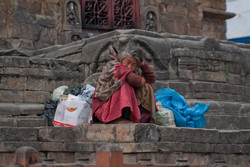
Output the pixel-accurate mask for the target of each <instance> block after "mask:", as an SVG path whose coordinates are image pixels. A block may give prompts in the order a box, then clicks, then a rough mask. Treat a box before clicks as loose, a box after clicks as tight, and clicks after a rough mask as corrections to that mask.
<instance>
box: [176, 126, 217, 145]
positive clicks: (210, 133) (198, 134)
mask: <svg viewBox="0 0 250 167" xmlns="http://www.w3.org/2000/svg"><path fill="white" fill-rule="evenodd" d="M181 136H182V137H181V138H182V141H183V142H191V143H218V142H219V133H218V131H217V130H209V129H198V128H195V129H194V128H183V129H182V130H181Z"/></svg>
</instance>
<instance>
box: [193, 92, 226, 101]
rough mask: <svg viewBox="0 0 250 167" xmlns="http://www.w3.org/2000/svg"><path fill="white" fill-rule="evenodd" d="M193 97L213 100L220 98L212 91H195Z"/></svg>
mask: <svg viewBox="0 0 250 167" xmlns="http://www.w3.org/2000/svg"><path fill="white" fill-rule="evenodd" d="M194 97H195V98H197V99H213V100H221V99H222V98H221V99H220V98H219V97H220V96H219V95H218V94H217V93H213V92H196V93H195V94H194Z"/></svg>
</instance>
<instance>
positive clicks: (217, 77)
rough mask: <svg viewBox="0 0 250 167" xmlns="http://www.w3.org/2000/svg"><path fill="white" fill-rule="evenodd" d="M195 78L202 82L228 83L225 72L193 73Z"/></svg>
mask: <svg viewBox="0 0 250 167" xmlns="http://www.w3.org/2000/svg"><path fill="white" fill-rule="evenodd" d="M193 76H194V79H195V80H200V81H215V82H227V77H226V74H225V73H224V72H208V71H196V72H194V73H193Z"/></svg>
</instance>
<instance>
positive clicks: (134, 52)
mask: <svg viewBox="0 0 250 167" xmlns="http://www.w3.org/2000/svg"><path fill="white" fill-rule="evenodd" d="M127 54H130V55H131V56H133V57H134V58H135V59H136V60H137V63H138V66H137V68H136V69H135V71H134V72H135V73H136V74H138V75H140V74H141V73H142V70H141V68H140V66H141V63H142V62H143V57H144V51H143V50H142V49H141V48H131V49H128V50H126V51H124V52H123V53H122V54H121V55H120V57H119V60H120V61H122V60H123V59H124V58H125V57H126V56H127Z"/></svg>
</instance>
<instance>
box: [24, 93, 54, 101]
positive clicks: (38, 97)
mask: <svg viewBox="0 0 250 167" xmlns="http://www.w3.org/2000/svg"><path fill="white" fill-rule="evenodd" d="M24 98H25V102H31V103H44V102H45V101H46V100H48V99H51V94H50V93H49V92H44V91H25V92H24Z"/></svg>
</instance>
